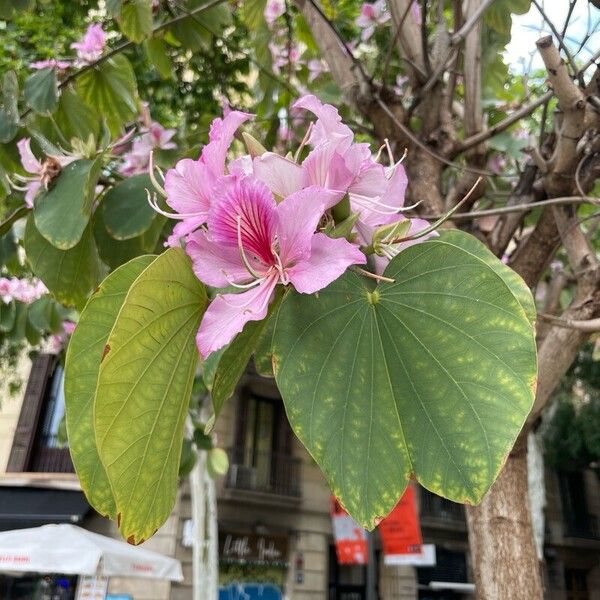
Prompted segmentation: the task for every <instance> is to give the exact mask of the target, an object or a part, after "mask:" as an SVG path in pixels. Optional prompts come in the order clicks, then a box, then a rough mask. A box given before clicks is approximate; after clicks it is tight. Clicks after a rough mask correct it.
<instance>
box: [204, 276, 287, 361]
mask: <svg viewBox="0 0 600 600" xmlns="http://www.w3.org/2000/svg"><path fill="white" fill-rule="evenodd" d="M276 285H277V277H269V279H266V280H265V281H263V282H262V283H261V284H260V285H257V286H256V287H255V288H252V289H251V290H248V291H247V292H243V293H241V294H223V295H219V296H217V297H216V298H215V299H214V300H213V301H212V302H211V303H210V306H209V307H208V308H207V309H206V312H205V313H204V317H203V318H202V323H200V329H199V330H198V335H197V336H196V345H197V346H198V350H199V351H200V354H201V356H202V357H203V358H206V357H207V356H208V355H209V354H211V353H212V352H215V350H219V349H220V348H222V347H223V346H226V345H227V344H229V342H231V340H232V339H233V338H234V337H235V336H236V334H238V333H239V332H240V331H242V329H243V328H244V325H245V324H246V323H247V322H248V321H260V320H262V319H264V318H265V317H266V316H267V310H268V308H269V303H270V302H271V299H272V297H273V290H274V289H275V286H276Z"/></svg>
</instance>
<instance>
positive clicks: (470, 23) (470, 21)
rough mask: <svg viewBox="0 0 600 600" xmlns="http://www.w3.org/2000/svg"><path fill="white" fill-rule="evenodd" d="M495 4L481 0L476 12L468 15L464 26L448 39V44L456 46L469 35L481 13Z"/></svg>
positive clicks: (490, 0)
mask: <svg viewBox="0 0 600 600" xmlns="http://www.w3.org/2000/svg"><path fill="white" fill-rule="evenodd" d="M494 2H495V0H483V1H482V2H481V3H480V4H479V6H478V7H477V9H476V10H474V11H472V12H471V13H470V15H469V14H468V13H467V14H468V16H467V20H466V21H465V24H464V25H463V26H462V27H461V28H460V29H459V30H458V31H457V32H455V33H454V34H453V35H452V37H451V38H450V44H451V45H452V46H458V44H460V43H461V42H462V41H463V40H464V39H465V38H466V37H467V35H468V34H469V32H470V31H471V29H473V27H475V25H477V24H478V23H479V22H480V21H481V18H482V17H483V13H485V11H486V10H487V9H488V8H489V7H490V6H491V5H492V4H493V3H494Z"/></svg>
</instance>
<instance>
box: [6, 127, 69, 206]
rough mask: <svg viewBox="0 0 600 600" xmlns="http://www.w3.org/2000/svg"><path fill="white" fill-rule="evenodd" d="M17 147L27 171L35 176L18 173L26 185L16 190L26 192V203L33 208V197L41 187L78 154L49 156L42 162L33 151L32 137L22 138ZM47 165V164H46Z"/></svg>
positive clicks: (18, 177)
mask: <svg viewBox="0 0 600 600" xmlns="http://www.w3.org/2000/svg"><path fill="white" fill-rule="evenodd" d="M17 149H18V150H19V155H20V157H21V165H22V167H23V169H25V171H27V173H29V174H30V175H33V177H22V176H19V175H17V176H16V178H17V179H19V180H20V181H22V182H23V184H24V187H17V186H14V188H15V189H16V190H19V191H23V192H25V204H26V205H27V206H28V207H29V208H33V199H34V198H35V196H36V194H37V193H38V192H39V190H40V188H42V187H47V186H48V183H49V182H50V180H51V179H52V177H53V176H55V175H56V174H57V173H56V170H60V169H61V168H62V167H65V166H67V165H68V164H69V163H71V162H73V161H74V160H76V159H77V157H76V156H65V155H60V156H58V155H57V156H48V158H47V159H46V161H48V164H47V165H46V161H44V163H41V162H40V161H39V160H38V159H37V158H36V157H35V155H34V154H33V152H32V151H31V138H22V139H21V140H19V141H18V142H17ZM45 165H46V166H45Z"/></svg>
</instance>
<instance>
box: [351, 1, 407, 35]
mask: <svg viewBox="0 0 600 600" xmlns="http://www.w3.org/2000/svg"><path fill="white" fill-rule="evenodd" d="M413 4H415V3H414V2H413ZM389 20H390V14H389V13H388V12H387V7H386V2H385V0H377V2H375V3H374V4H369V3H368V2H365V3H364V4H363V5H362V6H361V7H360V15H359V16H358V17H357V19H356V26H357V27H360V29H361V30H362V31H361V34H360V39H361V40H362V41H363V42H366V41H367V40H369V39H370V38H371V36H372V35H373V34H374V33H375V29H376V28H377V27H378V26H379V25H383V24H384V23H387V22H388V21H389Z"/></svg>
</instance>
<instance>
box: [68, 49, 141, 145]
mask: <svg viewBox="0 0 600 600" xmlns="http://www.w3.org/2000/svg"><path fill="white" fill-rule="evenodd" d="M77 91H78V93H79V95H80V96H81V97H82V98H83V100H84V101H85V102H86V104H88V106H90V107H91V108H93V109H94V110H96V111H97V114H100V115H102V116H103V117H104V118H105V119H106V122H107V124H108V126H109V128H110V130H111V133H113V134H117V133H119V132H120V131H121V129H122V126H123V124H124V123H126V122H127V121H128V120H130V119H131V118H133V117H134V116H135V115H136V114H137V112H138V108H137V85H136V80H135V75H134V73H133V68H132V66H131V63H130V62H129V61H128V60H127V59H126V58H125V57H124V56H123V55H122V54H119V55H117V56H114V57H113V58H110V59H109V60H107V61H104V62H103V63H102V64H101V65H99V66H96V67H94V68H93V69H90V70H89V71H86V72H85V73H83V75H81V76H80V77H79V78H78V79H77Z"/></svg>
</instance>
